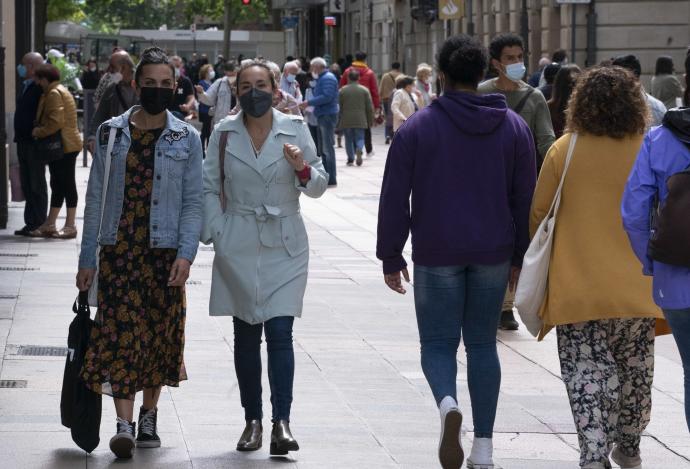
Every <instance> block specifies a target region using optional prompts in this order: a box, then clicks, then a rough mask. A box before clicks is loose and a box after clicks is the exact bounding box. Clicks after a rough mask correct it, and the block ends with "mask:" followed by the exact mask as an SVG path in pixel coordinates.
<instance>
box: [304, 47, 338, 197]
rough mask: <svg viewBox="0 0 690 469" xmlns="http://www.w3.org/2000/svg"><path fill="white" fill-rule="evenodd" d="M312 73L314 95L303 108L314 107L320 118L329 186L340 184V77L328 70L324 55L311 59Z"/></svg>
mask: <svg viewBox="0 0 690 469" xmlns="http://www.w3.org/2000/svg"><path fill="white" fill-rule="evenodd" d="M311 75H312V77H313V78H314V80H316V86H314V90H313V93H314V95H313V97H312V98H311V99H309V100H308V101H303V102H302V104H300V107H301V108H302V109H305V108H307V107H308V106H313V107H314V115H315V116H316V119H317V120H318V132H319V139H318V140H319V142H318V144H319V152H318V153H319V155H321V157H322V158H323V166H324V168H325V169H326V172H327V173H328V186H329V187H334V186H337V185H338V182H337V180H336V174H335V172H336V170H335V148H334V145H335V138H334V135H335V125H336V123H337V122H338V79H337V78H336V77H335V75H333V74H332V73H331V72H329V71H328V66H327V64H326V61H325V60H324V59H323V58H322V57H315V58H313V59H312V60H311Z"/></svg>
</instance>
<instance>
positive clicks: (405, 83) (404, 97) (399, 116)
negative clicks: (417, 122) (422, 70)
mask: <svg viewBox="0 0 690 469" xmlns="http://www.w3.org/2000/svg"><path fill="white" fill-rule="evenodd" d="M395 87H396V88H397V89H396V90H395V92H394V93H393V99H392V100H391V112H392V113H393V132H394V133H397V132H398V129H400V126H401V125H403V123H404V122H405V121H406V120H407V119H409V117H410V116H411V115H412V114H414V113H415V112H417V111H419V110H420V109H421V108H422V98H421V97H420V96H419V94H417V93H416V92H415V86H414V78H412V77H408V76H405V75H398V78H397V79H396V80H395Z"/></svg>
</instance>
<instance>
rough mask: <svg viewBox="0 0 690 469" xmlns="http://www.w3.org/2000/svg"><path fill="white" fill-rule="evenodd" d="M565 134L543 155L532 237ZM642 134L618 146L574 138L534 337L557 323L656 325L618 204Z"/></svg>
mask: <svg viewBox="0 0 690 469" xmlns="http://www.w3.org/2000/svg"><path fill="white" fill-rule="evenodd" d="M570 135H571V134H569V133H567V134H565V135H563V137H561V138H560V139H558V140H557V141H556V143H554V144H553V146H552V147H551V150H549V152H548V154H547V155H546V159H545V160H544V165H543V166H542V169H541V172H540V173H539V180H538V181H537V188H536V191H535V193H534V199H533V202H532V211H531V215H530V233H531V235H532V236H534V232H535V231H536V229H537V227H538V226H539V223H540V222H541V221H542V220H543V219H544V217H545V216H546V213H547V212H548V210H549V207H550V206H551V202H552V200H553V197H554V194H555V193H556V189H557V187H558V183H559V181H560V178H561V174H563V168H564V167H565V158H566V154H567V152H568V145H569V143H570ZM641 144H642V135H640V136H635V137H630V138H625V139H621V140H615V139H612V138H609V137H596V136H591V135H579V136H578V140H577V144H576V146H575V151H574V153H573V158H572V160H571V162H570V167H569V168H568V173H567V174H566V177H565V183H564V185H563V191H562V193H561V206H560V209H559V212H558V215H557V217H556V226H555V232H554V240H553V251H552V254H551V263H550V265H549V280H548V286H547V291H546V299H545V301H544V304H543V305H542V309H541V313H540V315H541V318H542V320H543V321H544V328H543V329H542V331H541V333H540V336H539V338H540V339H541V338H543V337H544V335H546V333H548V332H549V330H550V329H551V328H552V327H553V326H556V325H559V324H573V323H577V322H583V321H591V320H595V319H612V318H643V317H655V318H661V317H663V316H662V313H661V311H660V310H659V308H658V307H657V306H656V305H655V304H654V302H653V301H652V280H651V278H650V277H645V276H643V275H642V269H641V268H640V263H639V261H638V260H637V258H636V257H635V254H634V253H633V251H632V249H631V248H630V243H629V242H628V238H627V236H626V234H625V231H624V230H623V221H622V219H621V211H620V207H621V198H622V197H623V190H624V189H625V183H626V181H627V179H628V175H629V174H630V171H631V169H632V166H633V163H634V162H635V158H636V157H637V152H638V151H639V149H640V146H641Z"/></svg>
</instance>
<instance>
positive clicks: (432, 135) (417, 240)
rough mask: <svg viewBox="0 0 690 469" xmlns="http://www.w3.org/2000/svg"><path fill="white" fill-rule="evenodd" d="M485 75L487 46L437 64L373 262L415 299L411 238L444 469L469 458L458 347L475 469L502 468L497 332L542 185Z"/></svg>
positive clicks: (411, 123)
mask: <svg viewBox="0 0 690 469" xmlns="http://www.w3.org/2000/svg"><path fill="white" fill-rule="evenodd" d="M486 66H487V54H486V49H485V48H484V47H483V46H482V45H481V43H480V42H479V40H478V39H476V38H473V37H470V36H466V35H460V36H453V37H451V38H449V39H447V40H446V42H445V43H444V44H443V46H442V47H441V50H440V53H439V55H438V69H439V71H440V73H441V74H442V76H443V81H444V83H445V89H444V92H443V94H442V95H441V97H439V98H438V99H436V100H435V101H434V102H433V103H431V105H430V106H427V107H425V108H424V109H421V110H420V111H419V112H418V113H416V114H415V115H414V116H413V117H412V118H411V119H410V120H408V121H407V123H406V124H405V125H403V126H402V127H401V128H400V129H399V130H398V133H397V134H396V136H395V138H394V139H393V143H392V144H391V147H390V151H389V152H388V158H387V160H386V169H385V172H384V176H383V184H382V187H381V197H380V201H381V202H380V205H379V216H378V228H377V233H378V235H377V245H376V256H377V257H378V258H379V259H380V260H381V261H382V262H383V274H384V280H385V283H386V285H388V287H389V288H391V289H392V290H393V291H395V292H397V293H402V294H404V293H405V292H406V289H405V287H404V286H403V283H402V279H403V277H404V278H405V280H406V281H408V282H409V274H408V271H407V263H406V261H405V259H404V257H403V250H404V248H405V244H406V242H407V239H408V236H409V234H410V232H411V233H412V257H413V260H414V303H415V310H416V315H417V325H418V329H419V340H420V343H421V363H422V370H423V371H424V376H425V377H426V380H427V382H428V383H429V387H430V388H431V392H432V393H433V396H434V400H435V402H436V405H437V406H438V408H439V413H440V416H441V438H440V443H439V446H438V455H439V459H440V463H441V467H443V468H444V469H459V468H460V467H461V466H462V463H463V459H464V452H463V448H462V444H461V441H460V439H461V426H462V414H461V412H460V409H459V404H458V399H457V394H458V393H457V387H458V380H457V371H458V366H457V365H458V358H457V352H458V347H459V345H460V339H461V337H462V338H463V340H464V344H465V350H466V353H467V384H468V386H469V400H470V402H471V404H472V423H473V425H474V442H473V445H472V452H471V454H470V456H469V458H468V459H467V467H468V468H474V469H486V468H489V469H493V468H494V463H493V429H494V421H495V418H496V409H497V405H498V396H499V390H500V384H501V364H500V362H499V358H498V353H497V349H496V324H497V323H498V319H499V316H500V314H501V303H502V300H503V295H504V293H505V291H506V287H507V286H508V284H509V283H512V284H514V283H516V282H517V279H518V276H519V272H520V268H521V266H522V259H523V256H524V254H525V251H526V249H527V246H528V244H529V232H528V216H529V205H530V201H531V200H532V192H533V190H534V184H535V179H536V167H535V166H536V165H535V160H534V142H533V140H532V136H531V135H530V132H529V128H528V127H527V124H525V122H524V121H523V120H522V119H521V118H520V117H518V115H517V114H515V113H514V112H513V111H511V110H509V109H508V107H507V105H506V100H505V98H504V97H503V96H501V95H499V94H490V95H484V96H483V95H479V94H478V93H477V85H478V83H479V82H480V81H481V80H482V78H483V77H484V73H485V70H486ZM398 80H401V78H398ZM402 80H404V78H402ZM405 93H407V92H406V91H405ZM430 156H433V158H430ZM410 195H411V197H412V198H411V200H410ZM468 201H471V202H469V203H468ZM448 214H452V216H448Z"/></svg>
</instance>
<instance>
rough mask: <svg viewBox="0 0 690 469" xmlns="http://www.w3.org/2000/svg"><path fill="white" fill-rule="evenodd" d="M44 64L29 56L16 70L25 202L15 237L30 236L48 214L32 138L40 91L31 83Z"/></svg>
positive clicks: (17, 130) (41, 169) (16, 119)
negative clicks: (22, 224)
mask: <svg viewBox="0 0 690 469" xmlns="http://www.w3.org/2000/svg"><path fill="white" fill-rule="evenodd" d="M42 63H43V57H42V56H41V54H39V53H37V52H29V53H28V54H26V55H25V56H24V57H23V58H22V63H21V64H20V65H18V66H17V72H18V73H19V77H20V78H21V79H23V83H22V89H21V91H20V92H19V95H18V96H17V110H16V111H15V113H14V141H15V142H17V156H18V158H19V171H20V178H21V183H22V190H23V191H24V197H25V198H26V204H25V205H24V227H23V228H22V229H21V230H17V231H15V232H14V234H15V235H18V236H29V232H31V231H32V230H35V229H36V228H38V227H39V226H41V225H42V224H43V223H44V222H45V221H46V216H47V212H48V187H47V185H46V177H45V164H43V163H41V162H40V161H38V159H37V155H36V153H35V150H34V148H35V143H34V139H33V137H32V136H31V131H32V130H33V128H34V121H35V120H36V111H37V110H38V101H39V100H40V99H41V94H43V90H42V89H41V87H40V86H38V84H37V83H36V82H35V81H34V74H35V73H36V69H37V68H38V67H39V66H40V65H41V64H42Z"/></svg>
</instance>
